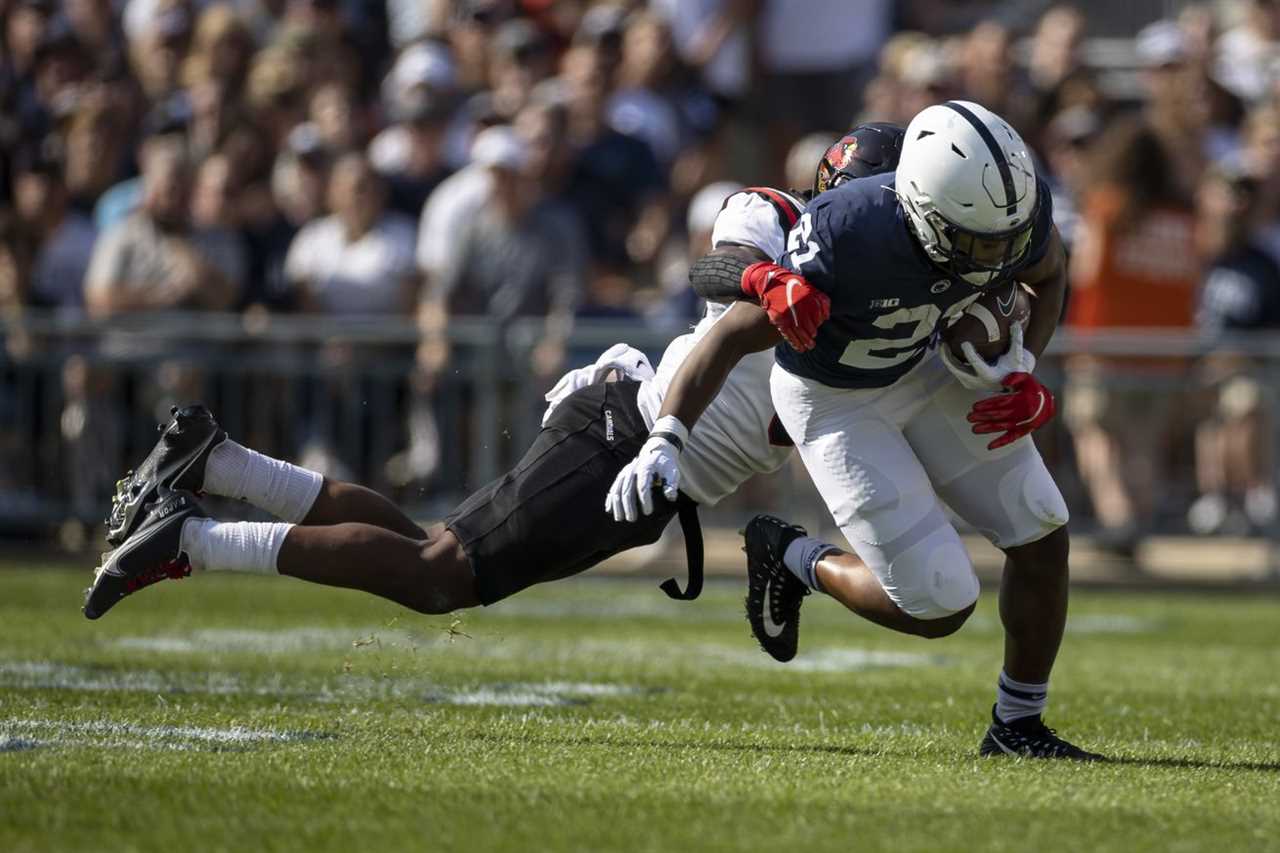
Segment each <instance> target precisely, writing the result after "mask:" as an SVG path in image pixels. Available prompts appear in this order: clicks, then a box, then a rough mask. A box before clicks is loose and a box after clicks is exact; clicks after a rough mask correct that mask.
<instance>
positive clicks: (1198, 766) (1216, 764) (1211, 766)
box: [1105, 758, 1280, 773]
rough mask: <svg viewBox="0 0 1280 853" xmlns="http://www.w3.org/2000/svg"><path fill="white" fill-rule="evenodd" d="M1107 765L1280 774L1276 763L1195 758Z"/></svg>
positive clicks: (1279, 764)
mask: <svg viewBox="0 0 1280 853" xmlns="http://www.w3.org/2000/svg"><path fill="white" fill-rule="evenodd" d="M1105 763H1106V764H1123V765H1127V766H1129V767H1168V768H1170V769H1173V770H1253V771H1256V772H1258V773H1280V762H1276V761H1201V760H1199V759H1195V758H1108V759H1107V760H1106V762H1105Z"/></svg>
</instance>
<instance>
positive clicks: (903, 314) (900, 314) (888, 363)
mask: <svg viewBox="0 0 1280 853" xmlns="http://www.w3.org/2000/svg"><path fill="white" fill-rule="evenodd" d="M791 233H792V234H794V233H795V232H794V231H793V232H791ZM941 316H942V311H941V310H939V309H938V306H937V305H917V306H916V307H915V308H899V309H898V310H897V311H891V312H889V313H888V314H882V315H880V316H879V317H877V318H876V319H875V321H874V325H875V326H876V327H877V328H881V329H886V330H888V329H894V328H897V327H898V326H914V327H915V328H914V329H913V330H912V331H911V334H910V335H909V336H907V337H905V338H863V339H860V340H856V341H850V342H849V345H848V346H847V347H845V348H844V353H843V354H842V355H841V356H840V363H841V364H847V365H849V366H850V367H856V368H858V369H859V370H883V369H885V368H887V367H894V366H896V365H899V364H902V362H904V361H906V360H907V359H910V358H914V357H915V356H916V354H917V353H919V352H920V349H921V347H922V346H923V344H924V341H926V340H928V338H929V335H931V334H933V329H934V327H935V326H936V325H937V324H938V318H939V317H941ZM890 349H892V350H898V352H894V353H890V354H887V355H876V354H874V353H872V350H890Z"/></svg>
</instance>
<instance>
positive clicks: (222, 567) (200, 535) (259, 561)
mask: <svg viewBox="0 0 1280 853" xmlns="http://www.w3.org/2000/svg"><path fill="white" fill-rule="evenodd" d="M292 529H293V525H292V524H284V523H281V522H263V521H215V520H214V519H212V518H188V519H187V520H186V521H185V522H183V524H182V543H181V546H180V547H181V548H182V550H183V551H184V552H186V555H187V559H188V560H190V561H191V569H192V571H197V572H252V573H255V574H260V575H274V574H279V571H278V570H277V569H276V557H277V556H278V555H279V553H280V546H281V545H283V544H284V537H285V536H287V535H288V533H289V531H290V530H292Z"/></svg>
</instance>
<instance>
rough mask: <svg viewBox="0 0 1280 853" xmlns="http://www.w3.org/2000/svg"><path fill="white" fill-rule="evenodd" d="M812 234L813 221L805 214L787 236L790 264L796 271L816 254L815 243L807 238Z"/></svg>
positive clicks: (816, 244)
mask: <svg viewBox="0 0 1280 853" xmlns="http://www.w3.org/2000/svg"><path fill="white" fill-rule="evenodd" d="M812 233H813V219H812V218H811V217H810V215H809V214H807V213H806V214H804V215H803V216H801V217H800V221H799V222H797V223H796V224H795V227H793V228H792V229H791V232H790V233H789V234H787V251H788V252H790V253H791V263H792V265H793V266H794V267H795V268H796V269H800V268H801V267H803V266H804V265H805V264H807V263H809V261H811V260H813V259H814V257H815V256H816V255H817V254H818V243H817V241H815V240H812V239H810V237H809V235H810V234H812ZM802 249H803V251H802Z"/></svg>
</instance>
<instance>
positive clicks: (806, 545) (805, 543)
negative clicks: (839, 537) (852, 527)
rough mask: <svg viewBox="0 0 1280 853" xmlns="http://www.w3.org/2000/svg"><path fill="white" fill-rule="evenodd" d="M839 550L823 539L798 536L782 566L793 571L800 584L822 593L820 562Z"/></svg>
mask: <svg viewBox="0 0 1280 853" xmlns="http://www.w3.org/2000/svg"><path fill="white" fill-rule="evenodd" d="M839 550H840V549H839V548H837V547H836V546H835V545H831V544H828V543H826V542H823V541H822V540H821V539H814V538H813V537H812V536H797V537H796V538H795V539H792V540H791V544H790V545H788V546H787V551H786V553H785V554H783V555H782V564H783V565H784V566H786V567H787V568H788V569H789V570H790V571H791V574H793V575H795V576H796V577H798V578H799V579H800V583H802V584H804V585H805V586H807V587H809V589H813V590H817V591H818V592H821V591H822V588H821V587H820V586H819V585H818V561H819V560H821V559H822V557H823V556H824V555H825V554H828V553H830V552H831V551H839Z"/></svg>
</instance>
